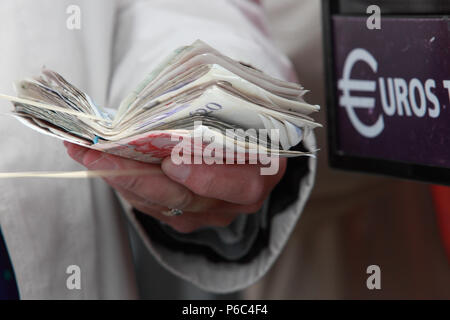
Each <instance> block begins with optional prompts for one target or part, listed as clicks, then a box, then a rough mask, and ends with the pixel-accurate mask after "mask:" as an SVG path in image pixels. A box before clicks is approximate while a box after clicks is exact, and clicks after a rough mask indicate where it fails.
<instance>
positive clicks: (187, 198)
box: [171, 191, 192, 209]
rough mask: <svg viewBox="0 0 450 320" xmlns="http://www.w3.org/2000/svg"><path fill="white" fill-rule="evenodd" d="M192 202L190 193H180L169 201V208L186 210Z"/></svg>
mask: <svg viewBox="0 0 450 320" xmlns="http://www.w3.org/2000/svg"><path fill="white" fill-rule="evenodd" d="M191 201H192V195H191V193H190V192H188V191H185V192H181V193H180V194H179V195H178V196H176V197H174V198H172V199H171V203H173V204H171V206H172V207H173V208H177V209H184V208H186V207H187V206H188V205H189V204H190V203H191Z"/></svg>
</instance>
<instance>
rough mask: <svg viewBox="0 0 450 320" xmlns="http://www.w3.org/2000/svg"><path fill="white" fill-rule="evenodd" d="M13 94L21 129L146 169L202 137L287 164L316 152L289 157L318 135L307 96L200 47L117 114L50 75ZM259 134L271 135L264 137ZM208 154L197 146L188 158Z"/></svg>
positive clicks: (179, 52)
mask: <svg viewBox="0 0 450 320" xmlns="http://www.w3.org/2000/svg"><path fill="white" fill-rule="evenodd" d="M15 86H16V91H17V97H8V96H5V95H0V97H4V98H5V97H6V98H8V99H10V100H12V101H13V104H14V116H15V117H16V118H17V119H19V120H20V121H21V122H22V123H23V124H24V125H26V126H28V127H30V128H33V129H35V130H37V131H39V132H40V133H43V134H48V135H51V136H54V137H57V138H59V139H62V140H66V141H70V142H73V143H76V144H80V145H83V146H86V147H88V148H92V149H96V150H101V151H104V152H109V153H112V154H116V155H119V156H122V157H126V158H131V159H135V160H138V161H144V162H152V163H153V162H160V161H161V160H162V159H163V158H164V157H167V156H169V155H170V154H171V152H172V150H173V148H175V147H176V146H177V144H179V142H180V140H183V139H184V140H185V141H190V140H192V139H194V138H195V137H197V136H199V135H200V136H201V137H202V138H207V139H206V141H207V140H208V139H210V140H211V142H212V141H213V140H214V143H216V144H217V143H218V142H219V141H220V143H222V144H223V145H224V147H225V149H226V152H235V153H236V154H239V153H242V154H244V155H248V154H250V153H251V152H253V150H259V151H261V150H263V151H264V152H270V153H272V154H276V155H279V156H285V157H290V156H300V155H312V154H313V150H311V152H298V151H293V150H291V149H292V148H293V147H295V146H296V145H298V144H299V143H301V141H302V140H303V139H305V137H307V135H308V134H310V132H311V131H312V130H314V129H315V128H317V127H321V125H320V124H319V123H317V122H316V121H315V120H314V118H313V115H314V113H316V112H318V111H319V110H320V107H319V106H317V105H311V104H309V103H307V102H306V101H305V99H304V95H305V93H306V92H307V91H306V90H305V89H304V88H303V87H302V86H301V85H299V84H297V83H291V82H287V81H283V80H280V79H275V78H273V77H271V76H269V75H267V74H265V73H264V72H263V71H260V70H256V69H254V68H252V67H251V66H248V65H244V64H242V63H240V62H238V61H235V60H233V59H231V58H229V57H227V56H225V55H223V54H221V53H220V52H219V51H217V50H215V49H214V48H212V47H211V46H209V45H207V44H206V43H204V42H203V41H201V40H197V41H196V42H194V43H193V44H191V45H188V46H184V47H181V48H178V49H176V50H174V52H173V53H172V54H171V55H170V56H169V57H167V58H166V59H165V60H164V62H163V63H161V64H160V65H159V66H157V67H156V68H155V70H153V71H152V72H151V73H150V74H149V75H148V76H147V77H146V78H145V79H144V80H143V81H142V82H141V83H140V84H139V85H138V86H137V87H136V88H135V90H133V91H132V92H130V94H128V95H127V96H126V97H125V98H124V99H123V101H122V102H121V103H120V105H119V107H118V108H117V111H115V110H114V108H111V109H107V108H102V107H100V106H98V105H96V104H95V102H94V101H93V100H92V99H91V98H90V97H89V95H88V94H87V93H84V92H82V91H81V90H79V89H78V88H76V87H75V86H74V85H73V84H71V83H70V82H68V81H67V80H66V79H65V78H63V76H62V75H60V74H58V73H57V72H55V71H52V70H48V69H43V71H42V74H41V75H39V76H38V77H35V78H31V79H24V80H22V81H19V82H18V83H16V85H15ZM198 128H200V131H199V130H198ZM258 130H259V131H258ZM198 132H201V133H200V134H199V133H198ZM260 132H266V133H267V132H276V135H274V136H271V135H270V134H267V137H263V136H261V134H260ZM194 133H195V134H194ZM206 146H207V144H205V143H202V144H201V145H200V146H195V147H194V149H192V150H193V151H192V152H193V153H195V150H197V149H195V148H205V147H206ZM259 151H258V152H259ZM184 152H188V151H186V150H184Z"/></svg>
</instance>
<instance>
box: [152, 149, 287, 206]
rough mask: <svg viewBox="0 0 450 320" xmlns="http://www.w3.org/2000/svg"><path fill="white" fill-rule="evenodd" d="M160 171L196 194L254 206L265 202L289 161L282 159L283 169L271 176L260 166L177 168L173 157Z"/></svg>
mask: <svg viewBox="0 0 450 320" xmlns="http://www.w3.org/2000/svg"><path fill="white" fill-rule="evenodd" d="M161 168H162V171H163V172H164V173H165V174H166V175H168V176H169V177H170V178H171V179H173V180H174V181H176V182H178V183H180V184H183V185H184V186H186V187H187V188H188V189H190V190H191V191H192V192H194V193H195V194H197V195H200V196H203V197H207V198H215V199H220V200H223V201H227V202H231V203H235V204H241V205H254V204H258V203H261V202H262V201H264V199H265V198H266V197H267V195H268V194H269V192H270V191H271V190H272V188H273V187H274V186H275V185H276V184H277V183H278V182H279V180H280V179H281V177H282V176H283V174H284V170H285V168H286V159H280V166H279V168H280V169H279V170H278V173H277V174H275V175H272V176H265V175H261V172H260V168H261V166H259V165H249V164H245V165H240V164H232V165H228V164H227V165H223V164H222V165H206V164H199V165H192V164H180V165H176V164H174V163H173V162H172V161H171V159H170V158H166V159H164V161H163V163H162V165H161Z"/></svg>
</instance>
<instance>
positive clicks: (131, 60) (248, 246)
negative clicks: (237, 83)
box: [109, 0, 316, 292]
mask: <svg viewBox="0 0 450 320" xmlns="http://www.w3.org/2000/svg"><path fill="white" fill-rule="evenodd" d="M196 39H201V40H203V41H205V42H206V43H208V44H209V45H211V46H212V47H214V48H216V49H218V50H219V51H221V52H222V53H224V54H225V55H228V56H230V57H231V58H233V59H236V60H238V61H241V62H243V63H246V64H249V65H252V66H254V67H256V68H258V69H260V70H263V71H264V72H265V73H267V74H270V75H272V76H274V77H276V78H280V79H286V80H293V79H295V78H294V73H293V69H292V67H291V64H290V62H289V60H288V59H287V58H286V57H285V56H284V55H283V54H282V53H281V52H280V51H279V50H278V49H277V48H275V47H274V45H273V44H272V42H271V41H270V39H269V37H268V35H267V32H266V28H265V20H264V14H263V10H262V8H261V7H260V6H259V5H258V4H257V1H250V0H248V1H247V0H234V1H233V0H228V1H227V0H214V1H211V0H194V1H184V0H159V1H158V0H156V1H145V0H142V1H137V0H136V1H132V0H130V1H124V2H123V5H122V7H121V8H120V11H119V12H118V15H117V30H116V34H115V41H114V43H115V45H114V48H113V54H114V55H113V66H114V68H113V70H114V73H113V74H112V83H111V88H110V101H109V102H110V105H114V106H117V105H118V104H119V102H120V100H121V99H122V98H123V97H124V96H125V95H126V94H127V93H129V92H130V91H131V90H132V89H133V88H134V87H135V86H136V85H137V84H138V83H139V82H140V81H141V80H142V79H144V77H145V75H146V74H147V73H148V72H150V71H151V70H152V69H153V68H154V67H155V66H156V65H157V64H158V63H159V62H161V60H162V59H164V58H165V57H166V56H167V55H169V54H170V53H171V52H172V51H173V50H174V49H175V48H177V47H180V46H183V45H187V44H190V43H192V42H194V41H195V40H196ZM300 147H301V148H304V149H308V150H312V149H315V140H314V136H313V135H310V136H309V138H307V139H306V140H305V141H304V142H303V144H302V145H301V146H300ZM315 166H316V162H315V159H314V158H296V159H294V160H289V162H288V169H287V170H288V172H287V174H286V175H285V178H283V180H282V181H281V183H280V184H279V185H278V186H277V187H276V189H275V190H274V191H273V192H272V194H271V196H270V200H269V201H268V202H266V205H265V206H264V208H263V210H261V211H260V212H258V213H256V214H255V215H252V216H249V217H248V218H247V217H241V218H240V219H238V220H237V221H236V222H235V223H233V224H232V225H231V226H230V227H229V228H214V229H213V228H211V230H204V231H202V232H197V233H193V234H192V235H181V234H177V233H176V232H174V231H173V230H169V228H168V227H167V226H163V225H159V226H158V222H157V221H150V222H148V221H146V219H147V220H148V219H150V218H143V217H142V215H140V214H139V213H137V212H135V211H133V210H132V208H130V207H128V204H127V203H125V202H123V203H124V206H126V211H127V214H128V216H129V218H130V219H131V221H132V223H133V225H134V226H135V227H136V229H137V231H138V233H139V235H140V236H141V237H142V238H143V240H144V243H145V244H146V246H147V248H148V250H149V251H150V252H151V253H152V254H153V255H154V256H155V257H156V259H157V260H158V261H159V262H160V263H161V264H162V265H163V266H165V267H166V268H167V269H169V270H170V271H172V272H173V273H174V274H176V275H178V276H180V277H181V278H184V279H186V280H188V281H190V282H192V283H194V284H196V285H197V286H199V287H201V288H203V289H205V290H208V291H212V292H230V291H235V290H239V289H242V288H244V287H246V286H249V285H250V284H252V283H253V282H255V281H256V280H258V279H259V278H260V277H262V276H263V275H264V274H265V273H266V272H267V270H268V269H269V267H270V266H271V265H272V263H273V262H274V261H275V260H276V258H277V256H278V255H279V253H280V252H281V250H282V248H283V246H284V245H285V243H286V241H287V239H288V238H289V235H290V233H291V231H292V229H293V228H294V226H295V224H296V222H297V219H298V217H299V216H300V213H301V212H302V210H303V207H304V205H305V202H306V200H307V198H308V197H309V194H310V192H311V189H312V186H313V180H314V175H315ZM156 229H157V230H156ZM158 234H159V235H160V236H158ZM177 243H178V244H180V245H179V246H178V248H177ZM190 247H192V248H194V249H192V250H189V248H190ZM202 248H204V249H205V250H202Z"/></svg>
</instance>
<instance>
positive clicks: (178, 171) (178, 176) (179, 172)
mask: <svg viewBox="0 0 450 320" xmlns="http://www.w3.org/2000/svg"><path fill="white" fill-rule="evenodd" d="M161 168H162V170H163V171H164V173H165V174H167V175H168V176H169V177H170V178H173V179H174V180H176V181H179V182H185V181H186V180H187V178H188V177H189V174H190V173H191V166H190V165H185V164H179V165H177V164H174V163H173V162H172V161H170V160H166V161H164V162H163V163H162V165H161Z"/></svg>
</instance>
